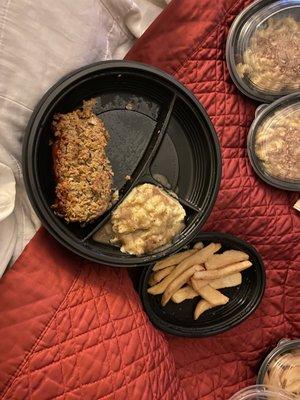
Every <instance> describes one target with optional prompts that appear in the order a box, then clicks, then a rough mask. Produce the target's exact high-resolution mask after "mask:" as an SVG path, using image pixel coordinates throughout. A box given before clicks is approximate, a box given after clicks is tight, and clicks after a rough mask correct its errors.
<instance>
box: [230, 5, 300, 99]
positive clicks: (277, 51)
mask: <svg viewBox="0 0 300 400" xmlns="http://www.w3.org/2000/svg"><path fill="white" fill-rule="evenodd" d="M226 57H227V65H228V68H229V72H230V75H231V77H232V79H233V81H234V83H235V84H236V86H237V87H238V88H239V89H240V90H241V91H242V92H243V93H245V94H246V95H247V96H249V97H252V98H254V99H256V100H259V101H264V102H271V101H273V100H276V99H277V98H279V97H281V96H284V95H287V94H290V93H294V92H296V91H299V90H300V0H287V1H280V0H276V1H274V0H260V1H256V2H254V3H253V4H251V5H250V6H249V7H247V8H246V9H245V10H244V11H243V12H242V13H241V14H240V15H239V16H238V17H237V18H236V19H235V21H234V23H233V25H232V27H231V29H230V32H229V35H228V39H227V45H226Z"/></svg>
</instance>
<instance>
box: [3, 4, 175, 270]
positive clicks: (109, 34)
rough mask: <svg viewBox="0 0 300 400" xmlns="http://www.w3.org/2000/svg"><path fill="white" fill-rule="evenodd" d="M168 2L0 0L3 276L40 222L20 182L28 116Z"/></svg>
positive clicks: (127, 40) (127, 42)
mask: <svg viewBox="0 0 300 400" xmlns="http://www.w3.org/2000/svg"><path fill="white" fill-rule="evenodd" d="M169 2H170V0H76V1H74V0H51V1H48V0H0V277H1V275H2V274H3V272H4V270H5V268H6V266H7V265H8V264H12V263H13V262H14V261H15V260H16V258H17V257H18V256H19V255H20V253H21V252H22V250H23V249H24V247H25V245H26V244H27V243H28V241H29V240H30V239H31V238H32V236H33V235H34V233H35V232H36V230H37V229H38V227H39V226H40V222H39V220H38V218H37V217H36V215H35V213H34V212H33V210H32V208H31V206H30V204H29V201H28V198H27V195H26V192H25V189H24V184H23V178H22V172H21V164H20V162H21V147H22V137H23V134H24V129H25V127H26V124H27V121H28V119H29V117H30V114H31V112H32V110H33V108H34V106H35V104H36V103H37V101H38V100H39V99H40V97H41V96H42V95H43V93H44V92H45V91H46V90H47V89H48V88H49V87H50V86H51V85H53V84H54V83H55V82H56V81H57V80H58V79H59V78H60V77H62V76H63V75H64V74H66V73H68V72H69V71H72V70H74V69H75V68H78V67H81V66H83V65H86V64H89V63H92V62H95V61H100V60H107V59H121V58H123V57H124V55H125V54H126V53H127V51H128V50H129V49H130V47H131V46H132V44H133V42H134V40H135V39H136V38H138V37H140V36H141V34H142V33H143V32H144V31H145V29H146V28H147V27H148V26H149V24H150V23H151V22H152V21H153V20H154V19H155V18H156V17H157V15H158V14H159V13H160V12H161V10H162V9H163V7H164V6H166V4H167V3H169Z"/></svg>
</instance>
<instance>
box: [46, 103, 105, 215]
mask: <svg viewBox="0 0 300 400" xmlns="http://www.w3.org/2000/svg"><path fill="white" fill-rule="evenodd" d="M95 103H96V101H95V100H94V99H92V100H89V101H85V102H84V103H83V107H82V108H81V109H78V110H75V111H73V112H70V113H68V114H56V115H55V116H54V119H53V123H52V129H53V132H54V137H55V140H54V144H53V148H52V150H53V162H54V173H55V178H56V188H55V194H56V199H55V202H54V205H53V209H54V210H55V212H56V214H57V215H59V216H61V217H63V218H64V219H65V220H66V221H67V222H80V223H85V222H90V221H92V220H94V219H96V218H97V217H99V216H100V215H102V214H103V213H104V212H105V211H106V210H107V209H108V208H109V207H110V204H111V197H112V177H113V172H112V169H111V166H110V162H109V160H108V158H107V156H106V153H105V148H106V146H107V142H108V139H109V134H108V132H107V130H106V129H105V126H104V124H103V122H102V121H101V119H100V118H98V117H97V116H96V115H95V114H94V113H93V111H92V109H93V107H94V105H95Z"/></svg>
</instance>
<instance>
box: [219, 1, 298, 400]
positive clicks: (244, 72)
mask: <svg viewBox="0 0 300 400" xmlns="http://www.w3.org/2000/svg"><path fill="white" fill-rule="evenodd" d="M226 57H227V66H228V69H229V72H230V75H231V78H232V80H233V82H234V83H235V85H236V86H237V88H238V89H239V90H240V91H241V92H242V93H244V94H245V95H246V96H248V97H250V98H252V99H254V100H257V101H259V102H260V103H262V104H261V105H259V106H258V107H257V110H256V115H255V119H254V121H253V122H252V125H251V127H250V130H249V134H248V140H247V147H248V156H249V159H250V162H251V164H252V167H253V169H254V171H255V172H256V174H257V175H258V176H259V177H260V178H261V179H262V180H264V181H265V182H266V183H268V184H270V185H272V186H275V187H277V188H279V189H283V190H292V191H300V1H298V0H295V1H294V0H290V1H289V0H284V1H278V0H277V1H276V0H275V1H274V0H262V1H261V0H259V1H256V2H254V3H252V4H251V5H250V6H249V7H247V8H246V9H245V10H244V11H243V12H242V13H241V14H240V15H238V17H237V18H236V19H235V21H234V22H233V24H232V26H231V29H230V32H229V35H228V39H227V44H226ZM299 394H300V340H286V339H283V340H281V341H280V342H279V343H278V346H277V347H276V348H275V349H273V350H272V351H271V352H270V354H269V355H268V356H267V357H266V359H265V361H264V362H263V364H262V365H261V368H260V370H259V373H258V378H257V385H255V386H251V387H248V388H246V389H243V390H241V391H240V392H238V393H236V394H235V395H234V396H233V397H232V398H231V400H252V399H253V400H254V399H255V400H263V399H278V400H281V399H282V400H284V399H286V400H288V399H296V398H298V396H299Z"/></svg>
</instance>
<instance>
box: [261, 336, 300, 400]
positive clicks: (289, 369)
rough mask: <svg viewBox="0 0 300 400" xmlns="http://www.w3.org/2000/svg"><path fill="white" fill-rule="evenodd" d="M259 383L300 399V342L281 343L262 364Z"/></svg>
mask: <svg viewBox="0 0 300 400" xmlns="http://www.w3.org/2000/svg"><path fill="white" fill-rule="evenodd" d="M258 383H263V384H264V385H268V386H270V387H272V388H276V389H277V390H278V389H280V390H281V389H283V390H285V391H286V392H287V393H289V394H290V395H294V396H295V398H297V399H299V398H300V340H284V341H281V342H279V344H278V346H277V347H276V348H275V349H274V350H273V351H272V352H271V353H270V354H269V355H268V357H267V358H266V360H265V361H264V363H263V364H262V366H261V369H260V371H259V374H258Z"/></svg>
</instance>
